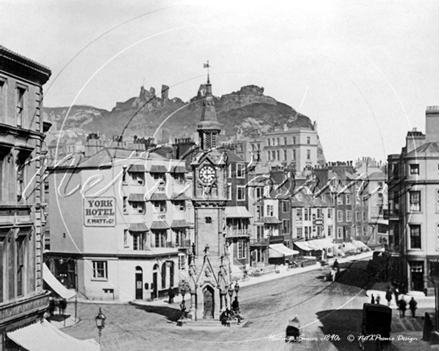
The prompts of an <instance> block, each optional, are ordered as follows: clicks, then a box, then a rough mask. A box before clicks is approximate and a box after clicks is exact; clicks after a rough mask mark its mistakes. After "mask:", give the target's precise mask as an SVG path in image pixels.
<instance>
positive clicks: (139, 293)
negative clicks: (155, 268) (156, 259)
mask: <svg viewBox="0 0 440 351" xmlns="http://www.w3.org/2000/svg"><path fill="white" fill-rule="evenodd" d="M135 282H136V283H135V285H136V286H135V291H136V300H142V299H143V298H144V295H143V291H144V290H143V286H142V285H143V273H142V268H141V267H139V266H137V267H136V273H135Z"/></svg>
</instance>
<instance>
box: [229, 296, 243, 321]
mask: <svg viewBox="0 0 440 351" xmlns="http://www.w3.org/2000/svg"><path fill="white" fill-rule="evenodd" d="M232 311H234V316H235V317H237V320H238V324H240V323H241V320H242V319H243V317H242V316H241V315H240V305H239V303H238V297H237V296H235V299H234V301H233V302H232Z"/></svg>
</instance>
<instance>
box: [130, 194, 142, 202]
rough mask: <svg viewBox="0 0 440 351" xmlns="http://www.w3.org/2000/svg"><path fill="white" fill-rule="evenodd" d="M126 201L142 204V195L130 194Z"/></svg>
mask: <svg viewBox="0 0 440 351" xmlns="http://www.w3.org/2000/svg"><path fill="white" fill-rule="evenodd" d="M128 201H136V202H144V201H145V198H144V194H140V193H131V194H130V195H128Z"/></svg>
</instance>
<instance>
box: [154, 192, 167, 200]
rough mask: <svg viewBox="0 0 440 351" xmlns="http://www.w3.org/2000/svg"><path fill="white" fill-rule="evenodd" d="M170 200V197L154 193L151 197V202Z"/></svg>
mask: <svg viewBox="0 0 440 351" xmlns="http://www.w3.org/2000/svg"><path fill="white" fill-rule="evenodd" d="M165 200H168V197H167V195H166V194H164V193H154V194H153V195H151V198H150V201H165Z"/></svg>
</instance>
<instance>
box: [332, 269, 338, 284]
mask: <svg viewBox="0 0 440 351" xmlns="http://www.w3.org/2000/svg"><path fill="white" fill-rule="evenodd" d="M337 271H338V270H337V269H336V268H333V269H332V271H331V272H330V274H331V275H332V281H335V279H336V273H337Z"/></svg>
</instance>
